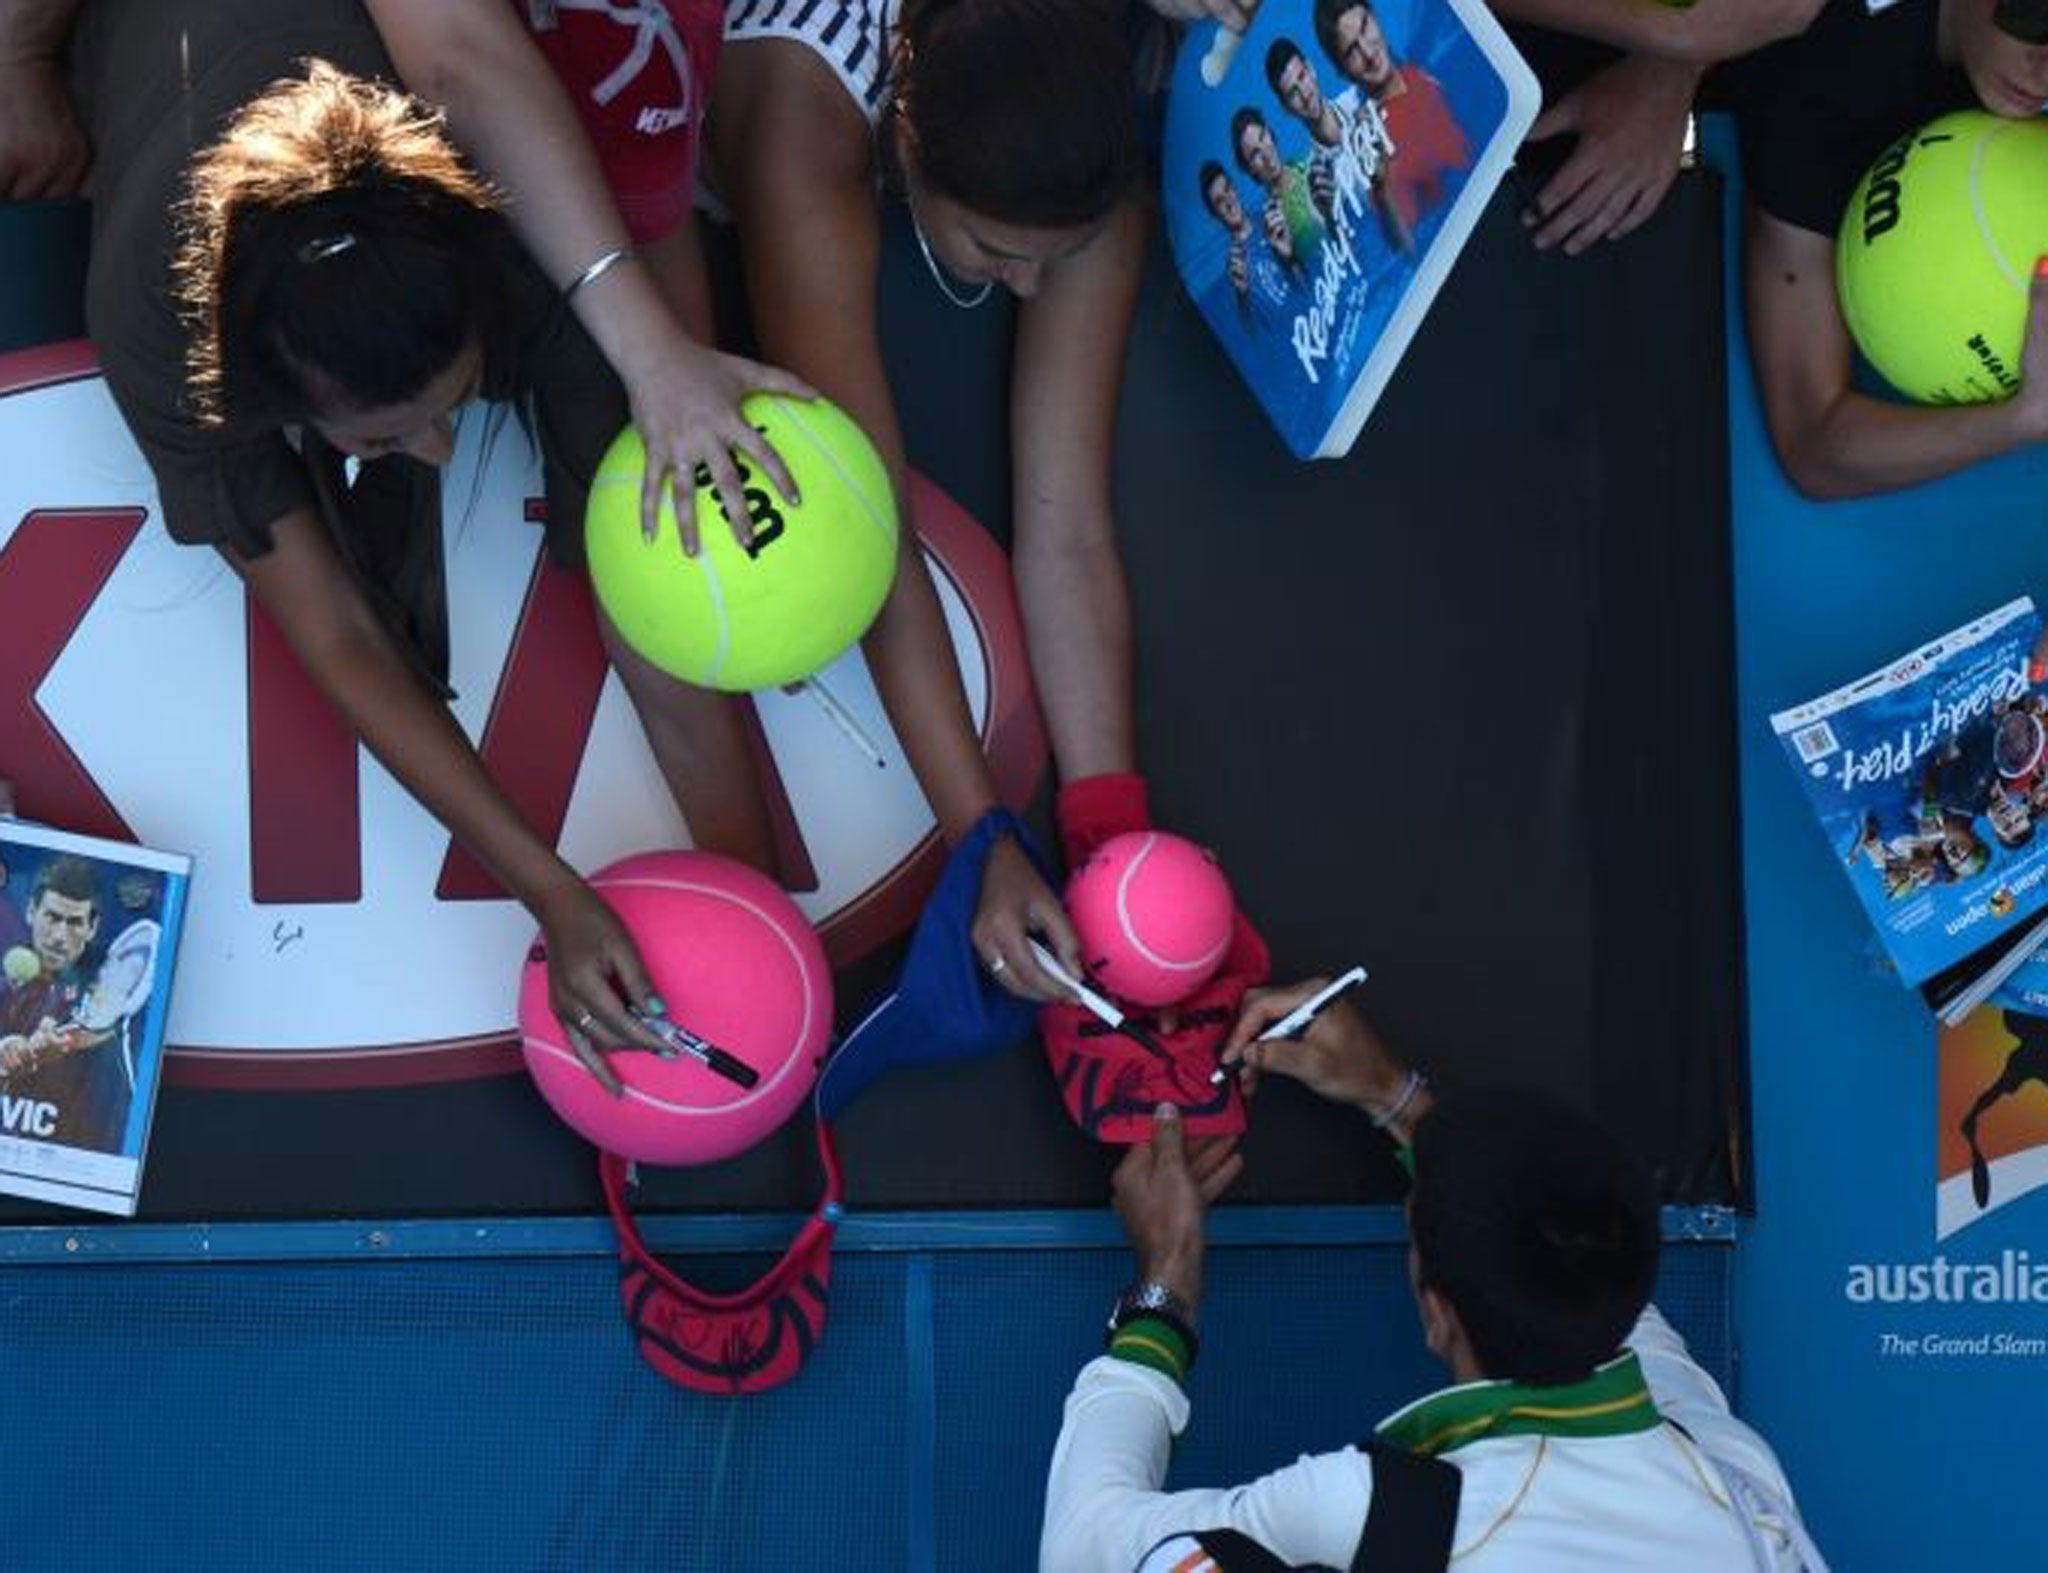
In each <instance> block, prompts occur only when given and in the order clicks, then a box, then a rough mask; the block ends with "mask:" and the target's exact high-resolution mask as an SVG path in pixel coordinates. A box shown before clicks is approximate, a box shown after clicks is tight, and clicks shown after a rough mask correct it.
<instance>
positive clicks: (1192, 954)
mask: <svg viewBox="0 0 2048 1573" xmlns="http://www.w3.org/2000/svg"><path fill="white" fill-rule="evenodd" d="M1235 911H1236V903H1235V902H1234V901H1233V900H1232V899H1231V895H1230V884H1229V881H1227V880H1226V879H1224V877H1223V870H1221V869H1220V868H1218V867H1217V866H1216V860H1215V858H1213V857H1211V856H1210V855H1209V854H1208V853H1207V852H1206V851H1204V850H1203V849H1202V848H1200V847H1198V846H1196V845H1195V844H1194V843H1193V842H1192V841H1186V840H1183V839H1182V838H1181V837H1179V836H1171V835H1167V834H1166V833H1164V832H1163V831H1158V830H1134V831H1128V832H1126V833H1125V834H1123V835H1121V836H1112V837H1110V839H1109V840H1107V841H1105V842H1103V843H1102V845H1101V846H1099V847H1097V848H1096V849H1095V850H1094V851H1093V852H1091V853H1089V854H1088V858H1087V860H1086V861H1085V862H1084V863H1082V865H1081V866H1080V867H1079V868H1077V869H1075V870H1074V874H1073V877H1072V878H1071V879H1069V880H1068V881H1067V915H1068V916H1069V917H1071V918H1072V919H1073V920H1074V928H1075V931H1076V932H1077V933H1078V934H1079V935H1080V937H1081V955H1082V958H1083V959H1084V960H1085V961H1086V962H1087V964H1088V971H1089V974H1090V976H1091V977H1092V978H1094V980H1095V981H1096V982H1097V983H1099V984H1101V986H1102V987H1103V988H1105V989H1107V990H1108V991H1109V992H1110V993H1111V994H1114V995H1115V996H1116V997H1117V998H1118V999H1120V1000H1124V1001H1126V1002H1127V1003H1129V1004H1132V1005H1154V1006H1156V1005H1175V1004H1178V1003H1179V1002H1180V1001H1182V1000H1184V999H1186V998H1187V997H1188V996H1189V995H1190V994H1192V993H1194V992H1195V990H1196V989H1198V988H1200V987H1201V986H1202V985H1203V984H1204V983H1207V982H1208V981H1209V979H1210V978H1212V977H1214V976H1215V974H1216V969H1217V968H1218V967H1219V966H1221V965H1222V964H1223V953H1224V952H1225V951H1227V950H1228V949H1229V948H1230V919H1231V915H1232V913H1233V912H1235Z"/></svg>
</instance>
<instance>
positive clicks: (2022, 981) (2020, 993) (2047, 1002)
mask: <svg viewBox="0 0 2048 1573" xmlns="http://www.w3.org/2000/svg"><path fill="white" fill-rule="evenodd" d="M1991 1003H1992V1005H1993V1006H1994V1007H1995V1008H1997V1009H1999V1010H2016V1011H2018V1012H2020V1013H2021V1014H2022V1015H2025V1016H2042V1017H2048V950H2043V949H2035V950H2030V951H2028V952H2027V957H2026V959H2025V960H2024V961H2022V962H2021V963H2020V964H2019V965H2018V966H2017V967H2015V968H2013V970H2012V975H2011V976H2010V977H2008V978H2007V979H2006V980H2005V981H2004V982H2003V983H2001V984H1999V986H1998V988H1997V990H1996V991H1995V992H1994V993H1993V994H1992V996H1991Z"/></svg>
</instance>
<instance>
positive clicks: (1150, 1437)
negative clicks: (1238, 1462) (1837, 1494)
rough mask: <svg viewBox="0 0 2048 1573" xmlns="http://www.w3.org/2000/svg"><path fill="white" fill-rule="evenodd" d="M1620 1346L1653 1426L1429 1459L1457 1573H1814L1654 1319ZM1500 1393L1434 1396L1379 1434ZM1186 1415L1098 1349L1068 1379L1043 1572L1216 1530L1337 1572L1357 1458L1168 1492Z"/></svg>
mask: <svg viewBox="0 0 2048 1573" xmlns="http://www.w3.org/2000/svg"><path fill="white" fill-rule="evenodd" d="M1627 1348H1628V1349H1629V1350H1630V1351H1632V1352H1633V1353H1634V1354H1635V1356H1636V1358H1637V1360H1638V1362H1639V1363H1640V1365H1641V1368H1642V1375H1643V1381H1644V1383H1645V1384H1646V1385H1647V1387H1648V1389H1649V1393H1650V1397H1651V1398H1652V1399H1653V1400H1654V1402H1655V1406H1656V1410H1657V1413H1658V1414H1659V1415H1661V1416H1662V1422H1661V1423H1657V1424H1654V1425H1652V1426H1651V1427H1650V1428H1649V1429H1645V1430H1637V1431H1633V1432H1631V1433H1629V1434H1625V1435H1613V1436H1566V1435H1512V1436H1499V1437H1490V1436H1482V1437H1481V1438H1480V1439H1479V1440H1477V1441H1472V1442H1467V1443H1465V1444H1463V1445H1461V1446H1452V1447H1448V1448H1445V1449H1444V1450H1443V1451H1442V1453H1441V1456H1442V1457H1443V1458H1444V1459H1445V1460H1446V1461H1447V1462H1449V1463H1452V1464H1455V1465H1457V1466H1458V1468H1459V1469H1460V1470H1461V1471H1462V1472H1463V1475H1464V1484H1463V1491H1462V1494H1461V1496H1460V1499H1459V1503H1458V1522H1457V1531H1456V1535H1455V1537H1454V1539H1453V1557H1454V1559H1455V1561H1456V1565H1457V1567H1458V1568H1459V1570H1460V1573H1504V1570H1508V1569H1513V1570H1514V1573H1585V1570H1587V1569H1592V1568H1643V1569H1651V1568H1654V1569H1656V1570H1657V1573H1738V1570H1743V1569H1767V1570H1770V1573H1795V1570H1797V1569H1799V1568H1801V1567H1804V1568H1807V1569H1809V1570H1811V1573H1826V1563H1825V1562H1824V1561H1823V1560H1822V1559H1821V1557H1820V1554H1819V1552H1818V1551H1817V1550H1816V1549H1815V1548H1814V1547H1813V1544H1812V1542H1811V1540H1810V1539H1809V1538H1808V1537H1807V1535H1806V1532H1805V1529H1804V1528H1803V1526H1801V1524H1800V1522H1799V1514H1798V1509H1797V1508H1796V1507H1795V1506H1794V1504H1793V1500H1792V1488H1791V1486H1790V1485H1789V1484H1788V1483H1787V1481H1786V1479H1785V1474H1784V1471H1783V1470H1782V1469H1781V1468H1780V1467H1779V1465H1778V1461H1777V1458H1776V1457H1775V1456H1774V1455H1773V1454H1772V1452H1771V1449H1770V1447H1769V1445H1768V1444H1767V1443H1765V1441H1764V1440H1763V1438H1762V1437H1760V1436H1758V1435H1757V1434H1756V1432H1754V1431H1752V1430H1751V1429H1750V1428H1749V1427H1748V1426H1746V1425H1744V1424H1743V1423H1742V1422H1741V1421H1739V1420H1737V1419H1736V1418H1735V1416H1734V1415H1733V1414H1732V1413H1730V1412H1729V1408H1728V1401H1727V1399H1726V1398H1724V1397H1723V1396H1722V1393H1721V1389H1720V1388H1719V1387H1718V1386H1717V1385H1716V1384H1715V1382H1714V1379H1713V1378H1712V1377H1710V1376H1709V1375H1707V1373H1706V1372H1705V1371H1703V1370H1701V1369H1700V1368H1699V1366H1698V1365H1696V1364H1694V1362H1693V1360H1692V1358H1691V1356H1689V1355H1688V1354H1687V1353H1686V1349H1685V1343H1684V1340H1682V1339H1681V1338H1680V1337H1679V1336H1678V1335H1677V1333H1675V1332H1674V1331H1672V1329H1671V1326H1670V1324H1669V1323H1667V1322H1666V1321H1665V1320H1664V1318H1663V1317H1662V1316H1661V1315H1659V1314H1658V1312H1657V1309H1656V1307H1654V1306H1650V1307H1646V1308H1645V1310H1644V1312H1643V1315H1642V1317H1641V1319H1640V1320H1639V1321H1638V1322H1637V1323H1636V1326H1635V1328H1634V1330H1633V1331H1632V1332H1631V1333H1630V1335H1629V1338H1628V1344H1627ZM1502 1385H1504V1384H1480V1383H1474V1384H1470V1386H1469V1387H1466V1388H1449V1389H1445V1390H1444V1391H1443V1392H1440V1393H1435V1394H1432V1395H1430V1396H1429V1397H1428V1398H1425V1399H1421V1400H1418V1401H1417V1402H1416V1403H1415V1404H1411V1405H1409V1406H1408V1408H1407V1409H1405V1410H1402V1411H1401V1412H1400V1413H1399V1414H1398V1415H1396V1416H1392V1417H1389V1423H1390V1424H1391V1423H1393V1422H1394V1421H1397V1420H1399V1419H1401V1418H1402V1417H1403V1416H1408V1415H1411V1414H1413V1413H1414V1412H1415V1411H1417V1410H1420V1409H1422V1408H1423V1407H1424V1406H1427V1405H1432V1404H1438V1403H1440V1402H1441V1401H1442V1400H1444V1399H1445V1398H1446V1396H1447V1395H1467V1394H1472V1393H1475V1392H1478V1391H1479V1390H1481V1389H1484V1388H1488V1387H1494V1386H1502ZM1188 1412H1189V1410H1188V1401H1187V1397H1186V1395H1185V1394H1183V1393H1182V1392H1181V1390H1180V1388H1179V1386H1178V1385H1177V1384H1176V1383H1175V1382H1174V1381H1173V1380H1172V1379H1171V1378H1170V1377H1167V1376H1165V1375H1162V1374H1161V1373H1159V1372H1157V1371H1154V1370H1151V1369H1149V1368H1147V1367H1144V1366H1140V1365H1136V1364H1133V1363H1131V1362H1129V1361H1126V1360H1118V1359H1114V1358H1112V1357H1110V1356H1107V1355H1105V1356H1102V1357H1100V1358H1098V1359H1096V1360H1092V1361H1090V1362H1089V1363H1088V1364H1087V1365H1086V1366H1084V1367H1082V1370H1081V1374H1080V1376H1079V1378H1078V1379H1076V1381H1075V1383H1074V1389H1073V1392H1072V1393H1071V1394H1069V1395H1068V1398H1067V1405H1066V1421H1065V1424H1064V1426H1063V1427H1062V1428H1061V1431H1060V1438H1059V1442H1058V1444H1057V1446H1055V1447H1054V1449H1053V1456H1052V1471H1051V1476H1050V1479H1049V1480H1048V1482H1047V1486H1046V1504H1045V1524H1044V1530H1043V1533H1042V1536H1041V1539H1040V1543H1039V1566H1040V1568H1041V1569H1042V1570H1043V1573H1097V1570H1099V1573H1132V1570H1133V1569H1135V1568H1137V1567H1138V1566H1139V1564H1140V1563H1141V1562H1143V1561H1144V1560H1145V1558H1146V1556H1147V1554H1148V1553H1149V1552H1150V1551H1152V1549H1153V1548H1154V1547H1156V1546H1158V1545H1159V1544H1160V1543H1161V1542H1162V1541H1166V1540H1169V1539H1171V1538H1173V1537H1175V1536H1176V1535H1180V1534H1184V1533H1185V1532H1187V1531H1190V1530H1202V1529H1221V1528H1230V1529H1236V1530H1239V1531H1241V1532H1242V1533H1244V1534H1246V1535H1248V1536H1250V1537H1251V1538H1252V1539H1253V1540H1256V1541H1258V1542H1259V1543H1260V1544H1261V1545H1263V1546H1265V1547H1266V1548H1267V1549H1268V1550H1269V1551H1271V1552H1272V1553H1273V1554H1274V1555H1276V1556H1278V1557H1280V1558H1281V1559H1282V1560H1283V1561H1287V1562H1292V1563H1322V1564H1324V1565H1326V1566H1329V1567H1334V1568H1344V1567H1349V1566H1350V1565H1351V1556H1352V1553H1353V1551H1355V1550H1356V1549H1357V1546H1358V1537H1359V1534H1360V1532H1361V1531H1362V1530H1363V1529H1364V1527H1365V1520H1366V1514H1367V1512H1368V1511H1369V1509H1370V1508H1371V1506H1372V1463H1371V1460H1370V1458H1369V1457H1368V1456H1367V1455H1366V1454H1364V1453H1362V1452H1360V1451H1359V1450H1358V1449H1357V1448H1355V1447H1351V1448H1344V1449H1343V1450H1341V1451H1339V1452H1334V1453H1323V1454H1318V1455H1316V1456H1314V1457H1308V1456H1304V1457H1302V1458H1300V1459H1298V1460H1296V1461H1295V1462H1294V1463H1293V1464H1290V1465H1288V1466H1287V1467H1286V1468H1284V1469H1279V1470H1275V1471H1274V1472H1273V1473H1272V1474H1270V1475H1267V1476H1265V1477H1264V1478H1263V1479H1260V1480H1255V1481H1252V1482H1250V1483H1249V1484H1246V1485H1241V1486H1235V1487H1231V1488H1229V1489H1227V1490H1213V1489H1209V1490H1192V1491H1176V1492H1173V1493H1171V1494H1168V1493H1165V1492H1162V1491H1160V1489H1159V1486H1160V1483H1161V1482H1162V1481H1163V1480H1164V1479H1165V1477H1166V1466H1167V1458H1168V1454H1169V1450H1170V1447H1171V1443H1172V1438H1173V1437H1174V1436H1176V1435H1177V1434H1179V1433H1180V1432H1181V1431H1182V1430H1183V1429H1185V1427H1186V1425H1187V1422H1188ZM1681 1427H1682V1428H1683V1429H1682V1430H1681V1429H1680V1428H1681Z"/></svg>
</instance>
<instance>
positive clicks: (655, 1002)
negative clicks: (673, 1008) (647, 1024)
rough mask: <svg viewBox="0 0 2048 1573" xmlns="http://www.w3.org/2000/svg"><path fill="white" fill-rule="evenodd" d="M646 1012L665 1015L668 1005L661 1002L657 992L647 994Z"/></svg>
mask: <svg viewBox="0 0 2048 1573" xmlns="http://www.w3.org/2000/svg"><path fill="white" fill-rule="evenodd" d="M647 1014H648V1015H650V1016H666V1015H667V1014H668V1006H667V1005H665V1004H663V1003H662V998H661V996H660V995H659V994H650V995H648V996H647Z"/></svg>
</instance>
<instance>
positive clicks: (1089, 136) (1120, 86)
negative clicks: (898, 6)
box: [885, 0, 1143, 229]
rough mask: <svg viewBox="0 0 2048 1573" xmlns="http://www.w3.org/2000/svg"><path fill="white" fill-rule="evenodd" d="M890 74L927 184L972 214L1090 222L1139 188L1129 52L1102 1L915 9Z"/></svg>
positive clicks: (954, 1) (1053, 223)
mask: <svg viewBox="0 0 2048 1573" xmlns="http://www.w3.org/2000/svg"><path fill="white" fill-rule="evenodd" d="M891 70H892V96H891V101H890V108H891V111H892V113H894V114H895V115H896V116H897V117H898V118H899V119H900V120H901V121H902V123H903V127H904V129H905V130H906V131H907V132H908V134H909V141H910V144H911V147H912V149H913V152H914V157H915V159H916V163H917V171H918V176H919V178H920V179H921V180H922V181H923V183H924V184H925V185H927V186H929V187H930V188H931V189H932V190H933V191H935V192H936V193H938V195H940V196H942V197H945V198H947V199H948V200H950V201H953V202H957V203H959V204H960V205H961V206H962V207H964V208H967V209H968V210H969V211H971V212H974V213H978V214H981V215H983V216H985V217H987V218H992V219H995V220H997V221H998V222H1000V223H1005V224H1017V225H1022V226H1025V227H1027V228H1034V229H1061V228H1067V227H1070V226H1073V225H1077V224H1089V223H1093V222H1094V221H1095V220H1097V219H1100V218H1102V217H1104V216H1105V215H1106V214H1108V213H1109V212H1110V210H1111V209H1113V208H1114V207H1115V206H1116V205H1117V203H1118V202H1120V201H1121V200H1122V199H1123V198H1124V196H1125V195H1126V194H1127V193H1128V192H1129V191H1130V190H1131V188H1132V186H1133V185H1134V184H1135V183H1136V181H1137V178H1138V174H1139V171H1140V169H1141V167H1142V163H1143V161H1142V158H1141V156H1140V152H1139V143H1138V115H1137V89H1136V86H1135V84H1134V82H1133V80H1132V62H1131V50H1130V44H1129V41H1128V39H1127V38H1126V36H1125V33H1124V28H1123V12H1122V9H1121V7H1119V6H1116V5H1113V4H1109V3H1106V0H922V3H916V0H913V3H911V4H908V5H906V6H905V8H904V16H903V23H902V30H901V32H900V33H899V35H898V37H897V42H896V52H895V59H894V63H893V65H892V67H891ZM885 145H886V144H885Z"/></svg>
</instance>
